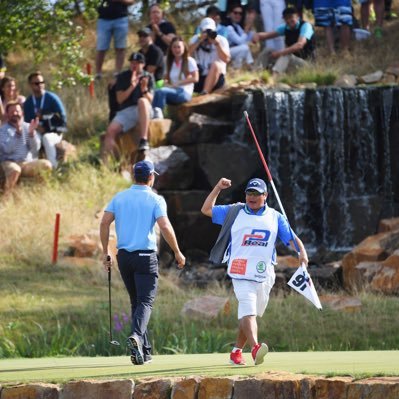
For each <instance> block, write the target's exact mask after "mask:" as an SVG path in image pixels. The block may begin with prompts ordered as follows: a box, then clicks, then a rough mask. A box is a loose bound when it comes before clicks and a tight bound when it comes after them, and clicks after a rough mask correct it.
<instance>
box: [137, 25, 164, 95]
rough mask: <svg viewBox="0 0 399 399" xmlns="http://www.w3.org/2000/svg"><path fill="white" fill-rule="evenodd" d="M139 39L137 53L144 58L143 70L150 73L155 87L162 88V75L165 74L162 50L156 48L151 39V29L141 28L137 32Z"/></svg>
mask: <svg viewBox="0 0 399 399" xmlns="http://www.w3.org/2000/svg"><path fill="white" fill-rule="evenodd" d="M137 35H138V37H139V44H140V50H139V53H141V54H143V55H144V57H145V66H144V69H145V70H146V71H147V72H149V73H152V74H153V75H154V79H155V87H156V88H159V87H162V86H163V75H164V73H165V60H164V56H163V52H162V50H161V49H160V48H159V47H158V46H156V45H155V44H154V43H153V41H152V37H151V29H150V28H143V29H140V30H139V31H138V32H137Z"/></svg>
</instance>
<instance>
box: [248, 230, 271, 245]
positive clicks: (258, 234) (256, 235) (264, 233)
mask: <svg viewBox="0 0 399 399" xmlns="http://www.w3.org/2000/svg"><path fill="white" fill-rule="evenodd" d="M269 237H270V231H269V230H257V229H254V230H252V231H251V234H245V235H244V239H243V240H242V244H241V245H242V246H243V247H247V246H258V247H266V246H267V244H268V240H269Z"/></svg>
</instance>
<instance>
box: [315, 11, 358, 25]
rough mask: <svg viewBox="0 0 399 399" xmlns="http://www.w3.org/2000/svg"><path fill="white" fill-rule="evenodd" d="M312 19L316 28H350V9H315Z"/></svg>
mask: <svg viewBox="0 0 399 399" xmlns="http://www.w3.org/2000/svg"><path fill="white" fill-rule="evenodd" d="M314 18H315V21H316V26H323V27H328V26H341V25H348V26H352V24H353V17H352V7H347V6H340V7H336V8H325V7H320V8H315V9H314Z"/></svg>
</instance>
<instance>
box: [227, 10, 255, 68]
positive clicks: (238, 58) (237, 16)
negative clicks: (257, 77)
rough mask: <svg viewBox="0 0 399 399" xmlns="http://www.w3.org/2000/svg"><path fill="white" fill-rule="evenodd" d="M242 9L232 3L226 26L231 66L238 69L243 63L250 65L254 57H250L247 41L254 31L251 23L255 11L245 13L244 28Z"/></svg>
mask: <svg viewBox="0 0 399 399" xmlns="http://www.w3.org/2000/svg"><path fill="white" fill-rule="evenodd" d="M243 13H244V10H243V8H242V7H241V6H240V5H234V6H233V8H232V9H231V11H230V14H229V18H230V24H229V25H228V26H227V40H228V41H229V45H230V53H231V60H232V64H233V67H234V68H236V69H239V68H241V67H242V65H243V63H245V64H247V65H248V66H252V64H253V63H254V59H253V57H252V53H251V49H250V48H249V42H251V41H252V38H253V35H254V31H253V30H252V28H253V23H254V20H255V16H256V14H255V11H251V12H248V13H247V16H246V20H245V25H244V29H243V28H242V26H241V21H242V19H243Z"/></svg>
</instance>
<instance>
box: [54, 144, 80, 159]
mask: <svg viewBox="0 0 399 399" xmlns="http://www.w3.org/2000/svg"><path fill="white" fill-rule="evenodd" d="M55 149H56V154H57V160H58V161H59V162H67V161H68V160H71V159H76V157H77V155H78V154H77V151H76V147H75V146H74V145H73V144H71V143H69V142H68V141H66V140H61V142H60V143H58V144H56V145H55Z"/></svg>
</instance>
